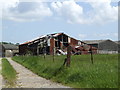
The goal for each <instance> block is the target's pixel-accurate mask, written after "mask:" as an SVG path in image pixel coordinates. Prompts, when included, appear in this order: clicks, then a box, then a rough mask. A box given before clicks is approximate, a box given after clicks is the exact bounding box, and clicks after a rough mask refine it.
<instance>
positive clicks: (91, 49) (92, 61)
mask: <svg viewBox="0 0 120 90" xmlns="http://www.w3.org/2000/svg"><path fill="white" fill-rule="evenodd" d="M90 54H91V62H92V64H93V53H92V46H90Z"/></svg>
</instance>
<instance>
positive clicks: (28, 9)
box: [2, 0, 52, 21]
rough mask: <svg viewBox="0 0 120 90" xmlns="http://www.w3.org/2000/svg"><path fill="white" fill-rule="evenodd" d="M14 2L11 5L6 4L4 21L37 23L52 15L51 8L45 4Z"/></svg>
mask: <svg viewBox="0 0 120 90" xmlns="http://www.w3.org/2000/svg"><path fill="white" fill-rule="evenodd" d="M12 1H13V2H10V3H9V2H6V3H4V5H3V13H2V16H3V17H2V18H3V19H9V20H13V21H36V20H41V19H42V18H44V17H47V16H51V15H52V12H51V10H50V8H49V7H48V6H47V5H46V4H45V3H42V2H17V0H12ZM16 2H17V3H16Z"/></svg>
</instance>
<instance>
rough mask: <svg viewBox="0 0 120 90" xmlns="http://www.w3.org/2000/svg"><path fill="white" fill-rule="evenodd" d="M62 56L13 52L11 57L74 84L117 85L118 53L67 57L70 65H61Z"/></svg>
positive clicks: (36, 70) (57, 79) (41, 72)
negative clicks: (92, 57)
mask: <svg viewBox="0 0 120 90" xmlns="http://www.w3.org/2000/svg"><path fill="white" fill-rule="evenodd" d="M65 57H66V56H55V61H54V62H53V60H52V56H46V58H45V59H44V57H42V56H15V57H13V60H14V61H16V62H18V63H20V64H22V65H24V66H25V67H27V68H28V69H30V70H31V71H33V72H34V73H36V74H38V75H40V76H42V77H45V78H47V79H51V80H53V81H56V82H59V83H62V84H64V85H67V86H71V87H74V88H117V87H118V56H117V55H94V64H92V63H91V61H90V55H75V56H72V57H71V66H70V67H69V68H66V67H63V66H62V65H63V62H64V59H65Z"/></svg>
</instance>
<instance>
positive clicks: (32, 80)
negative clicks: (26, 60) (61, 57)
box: [7, 58, 69, 88]
mask: <svg viewBox="0 0 120 90" xmlns="http://www.w3.org/2000/svg"><path fill="white" fill-rule="evenodd" d="M7 59H8V61H9V62H10V63H11V65H12V66H13V67H14V69H15V70H16V71H17V73H18V80H17V85H18V87H20V88H69V87H66V86H63V85H61V84H58V83H55V82H52V81H50V80H46V79H45V78H42V77H39V76H38V75H36V74H34V73H33V72H31V71H30V70H28V69H26V68H25V67H23V66H22V65H20V64H18V63H16V62H15V61H13V60H11V58H7Z"/></svg>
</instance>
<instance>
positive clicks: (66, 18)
mask: <svg viewBox="0 0 120 90" xmlns="http://www.w3.org/2000/svg"><path fill="white" fill-rule="evenodd" d="M0 11H1V12H0V19H1V21H2V22H0V24H1V25H0V26H1V27H0V34H1V35H2V38H1V37H0V39H1V40H2V41H7V42H13V43H17V42H18V43H23V42H26V41H29V40H31V39H34V38H36V37H39V36H41V35H45V34H50V33H57V32H64V33H66V34H68V35H70V36H72V37H74V38H76V39H79V40H99V39H100V40H101V39H112V40H117V39H118V1H114V2H113V1H111V0H86V1H82V0H76V1H75V0H69V1H68V0H61V1H60V0H57V1H54V0H51V1H49V2H48V1H42V2H40V1H38V0H34V2H28V1H26V2H25V1H21V2H20V1H19V0H8V1H5V0H0Z"/></svg>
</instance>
